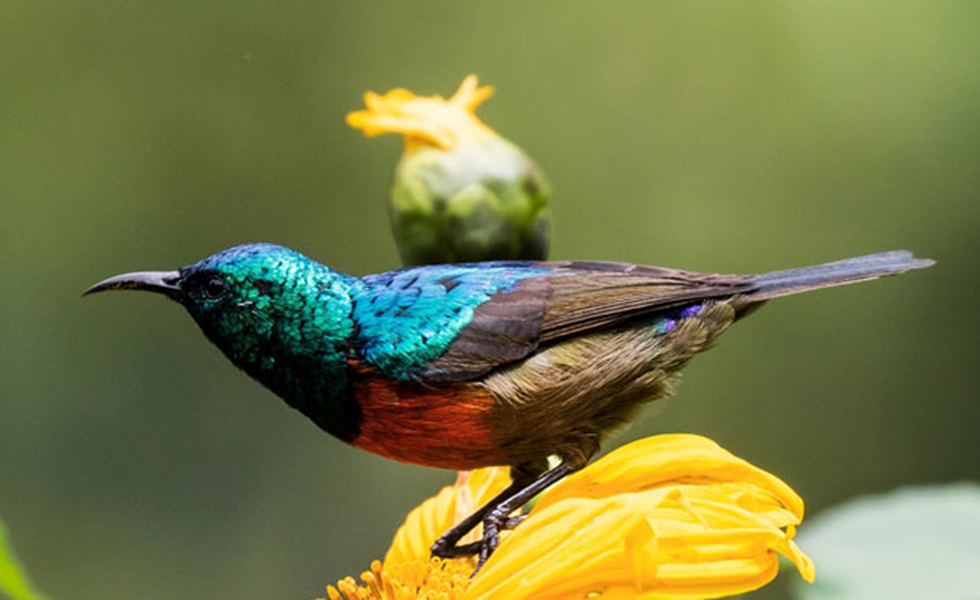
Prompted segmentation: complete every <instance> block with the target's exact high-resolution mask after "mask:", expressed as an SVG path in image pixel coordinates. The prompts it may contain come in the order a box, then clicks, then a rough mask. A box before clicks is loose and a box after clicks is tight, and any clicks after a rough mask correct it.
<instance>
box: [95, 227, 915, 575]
mask: <svg viewBox="0 0 980 600" xmlns="http://www.w3.org/2000/svg"><path fill="white" fill-rule="evenodd" d="M932 264H934V263H933V261H931V260H928V259H917V258H914V257H913V256H912V254H911V253H910V252H907V251H893V252H884V253H880V254H872V255H869V256H862V257H857V258H850V259H847V260H842V261H838V262H831V263H827V264H822V265H817V266H811V267H804V268H801V269H791V270H787V271H774V272H771V273H764V274H761V275H723V274H706V273H695V272H690V271H680V270H675V269H668V268H663V267H653V266H643V265H637V264H628V263H617V262H599V261H547V262H536V261H496V262H483V263H470V264H447V265H432V266H421V267H412V268H407V269H402V270H398V271H390V272H387V273H380V274H376V275H366V276H364V277H354V276H351V275H346V274H344V273H341V272H339V271H334V270H333V269H331V268H329V267H327V266H324V265H322V264H320V263H318V262H316V261H315V260H313V259H310V258H308V257H306V256H304V255H303V254H300V253H299V252H296V251H294V250H290V249H289V248H285V247H282V246H277V245H273V244H245V245H241V246H236V247H234V248H230V249H228V250H224V251H222V252H219V253H217V254H215V255H213V256H210V257H208V258H205V259H204V260H201V261H200V262H197V263H194V264H192V265H190V266H186V267H183V268H181V269H179V270H177V271H145V272H137V273H126V274H124V275H118V276H116V277H111V278H109V279H106V280H104V281H102V282H100V283H97V284H95V285H94V286H92V287H91V288H89V289H88V291H86V292H85V293H86V294H91V293H95V292H102V291H107V290H145V291H150V292H157V293H160V294H163V295H165V296H168V297H169V298H170V299H172V300H175V301H177V302H178V303H179V304H181V305H183V307H184V308H185V309H186V310H187V311H188V312H189V313H190V315H191V317H192V318H193V319H194V320H195V321H196V322H197V324H198V325H199V326H200V328H201V330H202V331H203V332H204V334H205V335H206V336H207V337H208V339H210V340H211V341H212V342H213V343H214V344H215V345H216V346H218V348H220V349H221V351H222V352H224V354H225V355H226V356H227V357H228V358H229V359H230V360H231V361H232V362H233V363H234V364H235V365H237V366H238V367H240V368H241V369H242V370H244V371H245V372H246V373H247V374H248V375H250V376H251V377H253V378H254V379H256V380H258V381H259V382H260V383H262V384H263V385H265V386H266V387H267V388H269V389H270V390H271V391H273V392H274V393H275V394H277V395H279V396H280V397H281V398H282V399H283V400H285V401H286V403H287V404H289V405H290V406H292V407H293V408H295V409H296V410H298V411H300V412H301V413H303V414H304V415H306V416H307V417H309V418H310V419H311V420H312V421H313V422H314V423H316V424H317V425H318V426H319V427H320V428H322V429H323V430H325V431H326V432H328V433H330V434H332V435H334V436H335V437H337V438H339V439H341V440H343V441H344V442H346V443H348V444H351V445H353V446H356V447H358V448H363V449H364V450H367V451H369V452H374V453H376V454H380V455H381V456H385V457H387V458H391V459H394V460H398V461H402V462H405V463H413V464H418V465H425V466H429V467H440V468H444V469H453V470H469V469H475V468H478V467H486V466H492V465H504V466H509V467H510V468H511V475H512V480H513V483H512V484H511V485H510V486H509V487H508V488H507V489H506V490H505V491H504V492H502V493H501V494H499V495H498V496H497V497H496V498H494V499H493V500H491V501H490V502H489V503H488V504H487V505H485V506H483V507H481V508H479V509H478V510H476V511H475V512H474V513H473V514H472V515H470V516H469V517H468V518H466V519H465V520H463V521H462V522H461V523H459V524H458V525H456V526H455V527H453V528H452V529H450V530H449V531H448V532H446V533H445V534H444V535H443V536H442V537H441V538H440V539H439V540H438V541H436V543H435V544H434V545H433V547H432V553H433V554H434V555H436V556H440V557H455V556H464V555H472V554H478V555H479V558H480V564H481V565H482V563H483V562H484V561H485V560H486V559H487V558H488V557H489V555H490V554H491V553H492V552H493V550H494V549H495V548H496V545H497V542H498V540H499V532H500V531H501V529H502V528H504V527H512V526H515V525H516V524H517V522H519V517H513V518H512V517H511V515H512V514H513V513H514V512H515V511H517V510H518V509H520V508H521V507H522V506H523V505H524V504H526V503H527V502H528V501H529V500H530V499H532V498H533V497H534V496H535V495H536V494H538V493H539V492H541V491H542V490H544V489H545V488H546V487H548V486H550V485H551V484H553V483H555V482H556V481H558V480H560V479H561V478H563V477H565V476H566V475H568V474H569V473H571V472H574V471H576V470H578V469H581V468H582V467H583V466H584V465H585V464H586V463H587V462H588V461H589V459H590V458H591V457H592V456H593V455H594V454H595V453H596V452H597V451H598V449H599V446H600V443H601V442H602V439H603V437H604V436H605V435H606V434H607V433H608V432H609V431H610V430H612V429H615V428H616V427H617V426H620V425H622V424H624V423H626V422H627V421H629V420H630V419H631V418H633V416H634V413H635V412H636V409H637V408H638V407H639V406H640V405H642V404H644V403H646V402H649V401H652V400H656V399H658V398H663V397H665V396H667V395H669V394H670V393H671V392H672V388H673V386H672V381H673V379H674V376H675V374H676V373H677V371H678V370H680V369H681V367H683V366H684V365H685V364H686V363H687V361H688V360H689V359H690V358H691V357H692V356H693V355H694V354H696V353H698V352H701V351H702V350H705V349H707V348H708V347H709V346H710V345H711V343H712V342H713V341H714V340H715V338H717V337H718V335H719V334H721V332H722V331H724V330H725V329H727V328H728V327H729V326H730V325H731V324H732V323H734V322H735V321H737V320H738V319H739V318H741V317H742V316H745V315H747V314H748V313H749V312H751V311H752V310H753V309H755V308H757V307H758V306H759V305H760V304H762V303H763V302H765V301H767V300H770V299H772V298H777V297H780V296H787V295H790V294H796V293H799V292H806V291H810V290H815V289H820V288H825V287H831V286H837V285H843V284H847V283H854V282H858V281H865V280H870V279H876V278H878V277H881V276H884V275H893V274H897V273H903V272H905V271H908V270H911V269H921V268H925V267H929V266H931V265H932ZM551 456H556V457H558V458H559V459H560V462H559V463H558V464H557V466H554V467H552V468H550V469H549V466H548V465H549V463H548V458H549V457H551ZM481 521H482V522H483V525H484V534H483V538H482V540H480V541H478V542H473V543H469V544H459V541H460V539H461V538H462V537H463V536H464V535H465V534H466V533H467V532H469V531H470V530H471V529H473V528H474V527H475V526H476V525H477V524H479V523H480V522H481Z"/></svg>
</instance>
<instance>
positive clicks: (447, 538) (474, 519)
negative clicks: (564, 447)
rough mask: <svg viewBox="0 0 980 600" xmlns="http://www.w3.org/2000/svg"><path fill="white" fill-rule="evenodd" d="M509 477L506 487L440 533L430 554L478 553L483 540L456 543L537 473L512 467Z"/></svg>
mask: <svg viewBox="0 0 980 600" xmlns="http://www.w3.org/2000/svg"><path fill="white" fill-rule="evenodd" d="M511 477H512V478H513V480H514V481H513V482H512V483H511V484H510V485H509V486H507V489H505V490H504V491H502V492H500V493H499V494H497V495H496V496H494V498H493V499H492V500H490V501H489V502H487V503H486V504H484V505H483V506H481V507H480V508H479V509H477V510H476V511H474V512H473V514H471V515H470V516H468V517H466V518H465V519H463V520H462V521H460V522H459V523H457V524H456V525H455V526H454V527H453V528H452V529H450V530H449V531H447V532H446V533H444V534H442V536H441V537H440V538H439V539H438V540H436V543H434V544H432V548H431V550H430V551H431V552H432V555H433V556H438V557H439V558H457V557H459V556H470V555H473V554H478V553H480V549H481V547H482V545H483V542H473V543H472V544H463V545H462V546H457V545H456V544H457V543H458V542H459V540H461V539H462V538H463V536H464V535H466V534H467V533H469V532H470V530H472V529H473V528H474V527H476V526H477V525H479V524H480V522H481V521H483V519H484V518H485V517H486V516H487V513H489V512H490V511H491V510H492V509H493V507H495V506H497V505H498V504H500V503H502V502H505V501H506V500H507V499H509V498H510V497H511V496H513V495H514V494H516V493H518V492H520V491H521V490H522V489H524V488H525V487H527V486H528V485H530V484H532V483H534V481H535V479H536V478H537V477H538V474H534V473H528V471H527V470H525V469H517V468H513V469H511Z"/></svg>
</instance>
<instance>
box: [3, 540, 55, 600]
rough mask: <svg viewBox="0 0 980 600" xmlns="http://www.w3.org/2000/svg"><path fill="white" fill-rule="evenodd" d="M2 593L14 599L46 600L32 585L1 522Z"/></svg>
mask: <svg viewBox="0 0 980 600" xmlns="http://www.w3.org/2000/svg"><path fill="white" fill-rule="evenodd" d="M0 595H2V596H5V597H9V598H11V599H12V600H44V599H45V596H44V595H42V594H41V593H40V592H38V591H37V590H36V589H34V587H33V586H31V582H30V581H29V580H28V579H27V575H26V574H25V573H24V568H23V566H21V564H20V562H19V561H18V560H17V557H16V556H14V552H13V549H12V548H11V547H10V543H9V541H8V539H7V532H6V530H5V529H4V527H3V523H2V522H0Z"/></svg>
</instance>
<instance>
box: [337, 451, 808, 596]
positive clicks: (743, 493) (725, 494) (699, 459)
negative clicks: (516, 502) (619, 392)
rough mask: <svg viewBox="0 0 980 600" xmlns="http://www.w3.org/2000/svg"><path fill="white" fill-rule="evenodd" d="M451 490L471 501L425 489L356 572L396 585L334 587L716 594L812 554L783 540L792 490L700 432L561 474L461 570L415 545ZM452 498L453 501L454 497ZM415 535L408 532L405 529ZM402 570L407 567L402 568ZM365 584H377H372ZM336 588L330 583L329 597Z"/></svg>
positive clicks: (804, 566)
mask: <svg viewBox="0 0 980 600" xmlns="http://www.w3.org/2000/svg"><path fill="white" fill-rule="evenodd" d="M472 478H473V479H476V478H482V479H478V481H488V480H494V481H496V483H495V487H494V492H496V491H499V490H500V489H503V487H504V486H506V484H507V481H506V480H504V479H502V478H499V475H494V476H488V475H486V474H484V471H483V470H481V471H476V472H474V475H473V476H472ZM452 494H456V495H457V497H462V496H463V495H464V494H469V496H468V497H469V498H472V500H473V501H474V502H475V504H477V505H478V504H479V502H476V500H478V498H476V496H475V495H474V494H473V492H472V489H466V486H465V483H464V484H463V485H462V486H461V485H460V484H457V486H455V487H454V488H446V489H445V490H443V491H442V492H440V494H439V495H438V496H436V497H434V498H431V499H429V500H427V501H426V502H425V503H423V504H422V505H421V506H420V507H419V508H418V509H416V510H415V511H413V512H412V513H411V514H410V515H409V517H408V519H407V520H406V523H405V525H403V526H402V528H401V529H400V530H399V533H398V534H397V535H396V539H395V543H393V545H392V550H390V551H389V554H388V556H387V557H386V559H385V566H384V567H383V568H382V566H381V565H380V564H377V565H375V567H376V571H374V572H373V573H372V574H370V577H369V578H368V579H367V580H365V581H389V582H391V581H394V582H395V583H397V584H398V585H401V586H402V587H400V588H397V591H393V592H392V593H387V595H386V591H385V590H386V589H387V588H385V587H384V586H381V585H378V584H374V586H373V587H372V586H371V584H370V583H369V585H367V586H363V587H360V588H357V587H356V586H354V584H353V580H351V579H349V580H348V581H347V586H346V587H347V588H348V589H342V591H343V592H344V593H345V594H346V595H347V596H348V597H349V598H358V599H360V598H384V599H391V600H394V599H396V598H398V599H400V598H468V599H469V598H536V599H544V598H603V599H606V600H608V599H619V598H644V599H647V600H653V599H666V598H688V599H693V598H718V597H723V596H730V595H735V594H740V593H744V592H748V591H751V590H754V589H757V588H759V587H762V586H763V585H765V584H766V583H768V582H770V581H772V579H773V578H775V576H776V574H777V571H778V569H779V562H778V557H777V554H782V555H783V556H786V557H787V558H789V559H790V560H791V561H792V562H793V563H794V564H795V565H796V567H797V569H798V570H799V572H800V575H801V576H802V577H803V578H804V579H805V580H807V581H810V582H812V581H813V577H814V566H813V563H812V562H811V561H810V559H809V558H807V557H806V555H804V554H803V553H802V551H801V550H800V549H799V548H798V547H797V546H796V544H795V543H794V542H793V537H794V535H795V527H796V525H798V524H799V523H800V522H801V520H802V519H803V501H802V500H801V499H800V497H799V496H798V495H797V494H796V493H795V492H793V490H792V489H791V488H789V486H787V485H786V484H785V483H783V482H782V481H781V480H780V479H779V478H777V477H775V476H774V475H772V474H770V473H767V472H765V471H763V470H761V469H759V468H758V467H755V466H753V465H751V464H749V463H748V462H746V461H744V460H742V459H739V458H737V457H735V456H733V455H732V454H730V453H729V452H727V451H725V450H724V449H722V448H721V447H719V446H718V445H717V444H716V443H714V442H712V441H711V440H709V439H706V438H703V437H700V436H695V435H687V434H677V435H661V436H654V437H651V438H647V439H644V440H640V441H637V442H634V443H632V444H629V445H627V446H625V447H623V448H620V449H619V450H617V451H615V452H612V453H610V454H609V455H608V456H606V457H604V458H602V459H600V460H598V461H596V462H595V463H594V464H592V465H591V466H589V467H587V468H585V469H583V470H582V471H580V472H579V473H576V474H574V475H572V476H570V477H568V478H566V479H565V480H563V481H561V482H559V483H558V484H556V485H555V486H554V487H553V488H551V489H550V490H548V491H547V492H545V494H544V495H543V496H542V497H541V499H540V501H539V502H538V503H537V505H536V506H535V507H534V509H533V510H532V511H531V512H530V514H529V515H528V516H527V518H526V519H525V521H524V522H523V523H522V524H521V525H520V526H518V527H517V528H516V529H515V530H514V531H512V532H509V533H508V534H507V535H506V536H505V537H503V539H502V541H501V543H500V546H499V547H498V548H497V551H496V552H495V553H494V554H493V556H491V557H490V560H489V561H487V563H486V564H485V565H484V568H483V569H482V570H481V571H480V573H479V575H478V576H477V577H475V578H474V579H473V580H471V581H468V582H467V581H466V580H465V575H466V574H467V573H468V572H472V569H473V566H474V564H473V562H472V559H457V560H453V561H438V560H437V559H436V560H433V561H432V562H426V561H424V560H423V559H424V558H425V557H427V556H428V553H427V551H425V550H422V549H424V548H426V547H427V546H428V544H431V541H433V540H434V539H435V537H437V536H438V535H439V534H440V533H441V532H442V531H444V529H442V526H443V525H446V524H447V523H448V521H447V517H446V514H448V510H449V507H450V506H451V505H452V501H451V500H450V498H449V496H450V495H452ZM489 495H492V493H489V492H488V496H487V497H489ZM440 498H441V500H440ZM452 508H453V510H456V509H458V508H462V506H461V505H460V504H459V501H458V500H457V504H456V505H452ZM467 508H468V507H467ZM440 511H446V512H443V513H442V515H441V516H440ZM462 516H464V515H454V516H453V517H452V520H453V521H454V522H457V521H458V520H459V519H460V518H462ZM436 521H438V524H436ZM437 527H438V529H437ZM415 536H417V537H418V538H419V540H420V541H419V543H418V544H415V543H412V542H411V541H410V540H409V539H406V538H412V537H415ZM420 551H421V554H420ZM409 564H411V565H414V566H412V567H406V566H405V565H409ZM408 572H411V573H412V574H413V575H414V577H415V578H414V579H411V580H409V579H410V578H409V577H408V576H407V575H406V573H408ZM371 577H373V578H374V579H371ZM385 577H387V579H385ZM406 582H408V583H409V584H412V585H414V586H415V587H412V585H406ZM420 582H421V583H422V584H421V585H417V584H419V583H420ZM426 582H431V583H430V584H429V587H425V586H426ZM447 582H448V583H447ZM388 585H389V586H390V587H391V588H392V590H396V586H394V585H393V584H388ZM351 586H353V588H352V587H351ZM353 589H357V590H362V592H356V593H360V594H362V595H356V593H353V592H352V591H351V590H353ZM374 589H376V590H377V591H378V593H377V594H376V595H371V594H373V593H374V592H372V591H371V590H374ZM435 592H438V594H441V595H433V593H435ZM334 594H336V595H334ZM412 594H415V595H412ZM340 597H341V596H340V595H339V593H336V590H334V592H332V595H331V598H334V599H336V598H340Z"/></svg>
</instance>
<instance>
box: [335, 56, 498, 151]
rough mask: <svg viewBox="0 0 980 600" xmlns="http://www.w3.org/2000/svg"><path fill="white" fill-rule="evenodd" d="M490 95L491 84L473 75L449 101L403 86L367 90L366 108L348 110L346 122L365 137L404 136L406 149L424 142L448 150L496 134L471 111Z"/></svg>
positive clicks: (491, 90)
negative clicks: (377, 91)
mask: <svg viewBox="0 0 980 600" xmlns="http://www.w3.org/2000/svg"><path fill="white" fill-rule="evenodd" d="M492 94H493V88H492V87H490V86H484V87H480V86H479V82H478V80H477V77H476V75H470V76H468V77H467V78H466V79H464V80H463V83H462V84H461V85H460V86H459V89H458V90H456V93H455V94H454V95H453V97H452V98H450V99H449V100H446V99H445V98H443V97H442V96H416V95H415V94H414V93H412V92H410V91H409V90H406V89H404V88H395V89H393V90H390V91H388V92H387V93H386V94H384V95H381V94H377V93H375V92H368V93H366V94H364V105H365V107H366V110H359V111H353V112H350V113H347V124H348V125H350V126H351V127H353V128H355V129H360V130H361V131H362V132H363V133H364V135H366V136H368V137H375V136H378V135H383V134H386V133H395V134H400V135H402V136H404V138H405V149H406V151H411V150H414V149H416V148H418V147H420V146H424V145H432V146H437V147H439V148H442V149H444V150H451V149H454V148H456V147H457V146H459V145H460V144H461V143H464V142H467V141H473V140H480V139H484V138H488V137H495V136H496V135H497V134H496V133H495V132H494V131H493V130H492V129H490V128H489V127H487V126H486V125H484V124H483V123H482V122H481V121H480V120H479V119H478V118H477V117H476V114H475V112H474V111H475V110H476V108H477V107H478V106H479V105H480V104H482V103H483V101H484V100H486V99H487V98H489V97H490V96H491V95H492Z"/></svg>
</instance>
